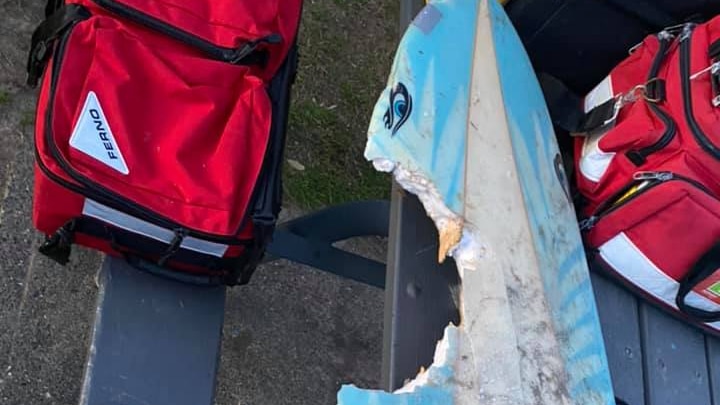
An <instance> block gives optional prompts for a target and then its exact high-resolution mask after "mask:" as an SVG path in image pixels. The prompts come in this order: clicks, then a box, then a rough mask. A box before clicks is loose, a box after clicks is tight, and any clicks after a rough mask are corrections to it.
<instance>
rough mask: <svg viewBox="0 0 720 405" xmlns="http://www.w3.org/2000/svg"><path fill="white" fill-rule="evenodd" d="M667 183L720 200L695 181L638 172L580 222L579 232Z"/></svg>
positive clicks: (671, 174) (662, 173)
mask: <svg viewBox="0 0 720 405" xmlns="http://www.w3.org/2000/svg"><path fill="white" fill-rule="evenodd" d="M668 181H682V182H684V183H688V184H690V185H691V186H693V187H695V188H697V189H699V190H700V191H702V192H704V193H705V194H707V195H708V196H710V197H712V198H714V199H716V200H720V198H718V196H717V195H716V194H715V193H714V192H712V191H711V190H710V189H709V188H707V187H706V186H705V185H704V184H702V183H700V182H699V181H697V180H694V179H691V178H688V177H685V176H681V175H679V174H675V173H672V172H639V173H636V174H635V176H634V179H633V181H631V182H630V183H628V184H627V185H626V186H625V187H623V188H622V189H620V191H618V192H617V193H615V194H613V195H612V197H610V198H608V199H607V200H605V202H604V203H602V204H600V206H598V207H597V209H595V212H594V213H593V214H592V215H591V216H589V217H588V218H585V219H583V220H582V221H580V230H581V231H589V230H590V229H592V228H593V227H594V226H595V224H597V222H598V221H599V220H601V219H602V218H604V217H606V216H607V215H609V214H611V213H613V212H615V211H616V210H618V209H620V208H622V207H624V206H625V205H627V204H628V203H629V202H631V201H633V200H634V199H636V198H637V197H639V196H641V195H643V194H645V193H646V192H647V191H649V190H652V189H653V188H655V187H657V186H659V185H660V184H663V183H667V182H668ZM644 182H649V183H648V184H647V185H645V186H644V187H643V188H642V189H641V190H639V191H637V192H636V193H634V194H633V195H631V196H628V197H626V198H625V199H624V200H622V202H620V203H618V201H619V200H620V199H622V197H623V196H625V195H626V194H627V193H628V192H630V190H632V189H633V188H634V187H638V186H640V185H641V184H643V183H644Z"/></svg>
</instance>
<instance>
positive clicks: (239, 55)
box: [227, 34, 282, 64]
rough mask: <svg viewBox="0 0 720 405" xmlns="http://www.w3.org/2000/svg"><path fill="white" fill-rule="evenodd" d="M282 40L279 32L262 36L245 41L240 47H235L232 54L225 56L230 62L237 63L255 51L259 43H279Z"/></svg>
mask: <svg viewBox="0 0 720 405" xmlns="http://www.w3.org/2000/svg"><path fill="white" fill-rule="evenodd" d="M281 42H282V36H281V35H280V34H270V35H266V36H264V37H261V38H258V39H255V40H252V41H248V42H245V43H244V44H242V45H241V46H240V47H238V48H236V49H235V50H234V51H233V52H232V54H231V55H230V56H229V57H228V58H227V59H228V61H229V62H230V63H233V64H238V63H240V62H242V60H243V59H245V58H246V57H248V55H250V54H251V53H253V52H255V50H256V49H257V47H258V46H259V45H261V44H268V45H273V44H279V43H281Z"/></svg>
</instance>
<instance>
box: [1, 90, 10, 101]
mask: <svg viewBox="0 0 720 405" xmlns="http://www.w3.org/2000/svg"><path fill="white" fill-rule="evenodd" d="M10 101H12V97H11V96H10V93H8V92H7V91H5V90H0V105H5V104H9V103H10Z"/></svg>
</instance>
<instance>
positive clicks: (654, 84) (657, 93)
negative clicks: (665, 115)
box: [645, 78, 666, 103]
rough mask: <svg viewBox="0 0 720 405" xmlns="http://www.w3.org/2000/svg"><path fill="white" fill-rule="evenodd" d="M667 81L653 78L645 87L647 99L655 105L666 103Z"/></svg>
mask: <svg viewBox="0 0 720 405" xmlns="http://www.w3.org/2000/svg"><path fill="white" fill-rule="evenodd" d="M665 96H666V92H665V80H662V79H654V80H653V78H651V79H650V81H648V84H647V85H646V87H645V97H647V99H648V101H652V102H654V103H661V102H663V101H665Z"/></svg>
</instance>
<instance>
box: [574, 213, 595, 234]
mask: <svg viewBox="0 0 720 405" xmlns="http://www.w3.org/2000/svg"><path fill="white" fill-rule="evenodd" d="M597 220H598V217H597V216H595V215H592V216H590V217H587V218H585V219H583V220H582V221H580V223H579V224H578V225H580V230H581V231H589V230H590V229H592V228H593V227H594V226H595V223H596V222H597Z"/></svg>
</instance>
